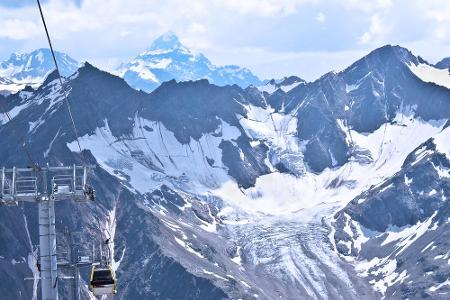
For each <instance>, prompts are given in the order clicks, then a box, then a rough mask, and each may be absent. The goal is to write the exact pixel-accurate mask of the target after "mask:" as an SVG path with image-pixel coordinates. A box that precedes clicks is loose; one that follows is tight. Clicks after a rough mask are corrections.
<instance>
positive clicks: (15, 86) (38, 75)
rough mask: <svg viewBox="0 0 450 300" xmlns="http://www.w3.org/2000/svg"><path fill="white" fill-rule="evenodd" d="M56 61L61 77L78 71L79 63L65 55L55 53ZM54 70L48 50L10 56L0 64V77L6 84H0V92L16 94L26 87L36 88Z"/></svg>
mask: <svg viewBox="0 0 450 300" xmlns="http://www.w3.org/2000/svg"><path fill="white" fill-rule="evenodd" d="M55 56H56V60H57V62H58V66H59V68H60V71H61V74H62V75H63V76H69V75H71V74H73V73H75V71H76V70H77V69H78V67H79V65H80V64H79V63H78V62H77V61H75V60H74V59H72V58H71V57H70V56H68V55H67V54H64V53H61V52H55ZM54 69H55V65H54V62H53V58H52V54H51V52H50V50H49V49H46V48H43V49H37V50H34V51H32V52H30V53H23V54H17V53H13V54H11V56H10V58H9V59H7V60H5V61H3V62H1V63H0V77H3V78H4V79H6V80H8V82H6V83H4V82H0V90H6V91H10V92H17V91H19V90H21V89H23V88H24V87H25V86H26V85H30V86H34V87H36V86H38V85H39V84H41V83H42V82H44V80H45V78H46V77H47V76H48V75H49V74H50V73H51V72H52V71H53V70H54Z"/></svg>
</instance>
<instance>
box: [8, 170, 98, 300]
mask: <svg viewBox="0 0 450 300" xmlns="http://www.w3.org/2000/svg"><path fill="white" fill-rule="evenodd" d="M88 168H89V167H87V166H84V167H83V166H76V165H73V166H71V167H48V166H47V167H42V168H39V167H35V168H16V167H14V168H12V169H5V168H2V169H1V174H0V176H1V183H0V189H1V190H0V203H1V204H4V205H17V204H18V202H32V203H37V204H38V216H39V263H40V280H41V293H42V299H43V300H54V299H58V263H57V253H56V228H55V217H56V216H55V203H56V202H59V201H64V200H74V201H76V202H80V203H83V202H85V201H87V200H95V192H94V190H93V189H92V187H90V186H89V185H88V184H87V173H88ZM75 280H76V281H77V280H78V278H75Z"/></svg>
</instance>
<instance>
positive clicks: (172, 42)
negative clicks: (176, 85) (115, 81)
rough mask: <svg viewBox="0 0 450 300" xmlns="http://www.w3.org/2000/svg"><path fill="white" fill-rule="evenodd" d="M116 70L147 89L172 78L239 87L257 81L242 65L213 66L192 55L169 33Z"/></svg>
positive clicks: (206, 60) (144, 89)
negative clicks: (206, 80)
mask: <svg viewBox="0 0 450 300" xmlns="http://www.w3.org/2000/svg"><path fill="white" fill-rule="evenodd" d="M117 72H118V74H119V75H120V76H121V77H123V78H124V79H125V81H126V82H127V83H128V84H129V85H131V86H132V87H134V88H136V89H140V90H143V91H147V92H150V91H152V90H154V89H155V88H156V87H158V86H159V85H160V84H161V83H162V82H164V81H169V80H172V79H175V80H176V81H189V80H199V79H208V81H210V82H211V83H214V84H216V85H219V86H223V85H232V84H237V85H239V86H241V87H243V88H245V87H247V86H249V85H258V84H260V82H261V81H260V80H259V79H258V78H257V77H256V76H255V75H253V74H252V72H251V71H250V70H248V69H246V68H241V67H238V66H234V65H229V66H220V67H219V66H215V65H213V64H212V63H211V62H210V61H209V60H208V59H207V58H206V57H205V56H204V55H203V54H194V53H193V52H192V51H191V50H189V49H188V48H186V47H185V46H184V45H182V44H181V42H180V41H179V39H178V37H177V36H176V35H175V34H174V33H172V32H167V33H166V34H164V35H162V36H160V37H159V38H157V39H156V40H155V41H154V42H153V43H152V45H151V46H150V48H148V49H147V50H146V51H144V52H142V53H141V54H139V55H138V56H136V57H135V58H134V59H133V60H131V61H130V62H128V63H124V64H122V65H120V66H119V68H118V70H117Z"/></svg>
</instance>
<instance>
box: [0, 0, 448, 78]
mask: <svg viewBox="0 0 450 300" xmlns="http://www.w3.org/2000/svg"><path fill="white" fill-rule="evenodd" d="M0 2H1V0H0ZM43 8H44V13H45V15H46V17H47V23H48V26H49V30H50V32H51V35H52V37H53V39H54V46H55V48H56V49H57V50H61V51H65V52H68V53H69V54H71V55H72V56H74V57H75V58H77V59H79V60H80V61H84V60H89V61H90V62H92V63H93V64H96V65H100V66H105V67H107V68H109V69H110V68H112V67H113V64H114V63H116V62H117V63H120V62H121V61H123V60H128V59H129V58H131V57H133V56H135V55H136V54H137V53H139V52H140V51H142V50H144V49H145V48H147V47H148V46H149V45H150V43H151V42H152V40H153V39H154V38H156V37H157V36H159V35H160V34H162V33H164V32H165V31H167V30H172V31H174V32H175V33H176V34H177V35H178V36H179V37H180V39H181V41H182V42H183V43H185V44H186V45H187V46H188V47H191V48H193V49H194V50H195V51H201V52H204V53H205V55H206V56H207V57H211V58H212V60H213V62H214V63H218V64H230V63H233V64H240V65H243V66H248V67H251V68H252V69H254V70H256V72H257V73H259V74H260V75H261V76H262V77H276V76H278V75H281V74H283V73H284V72H285V73H286V75H287V74H291V73H294V71H295V70H298V71H297V72H295V73H296V74H297V75H299V76H302V77H306V78H308V79H311V78H315V77H317V76H318V75H320V74H318V73H319V72H326V71H327V70H329V69H331V68H333V67H334V68H336V65H338V64H336V62H337V61H339V65H340V66H343V65H345V64H347V65H348V64H350V63H351V62H352V60H351V59H353V56H352V55H344V54H343V53H367V52H368V51H369V50H371V49H373V48H374V47H376V46H379V45H381V44H385V43H391V44H401V45H411V44H414V43H415V42H417V43H418V44H420V45H421V46H420V52H419V53H418V54H420V55H422V56H425V57H430V56H431V57H433V58H435V57H439V56H449V55H450V52H448V53H445V52H443V51H444V50H445V49H448V47H446V45H450V1H439V0H396V1H392V0H334V2H330V1H324V0H282V1H281V0H245V1H243V0H196V1H185V0H152V1H142V0H127V1H123V0H108V1H107V2H105V1H103V0H83V1H82V2H81V4H80V5H78V6H77V5H75V4H73V2H72V1H69V0H48V1H46V2H45V3H44V5H43ZM325 13H326V14H325ZM0 16H1V17H0V43H1V44H2V47H1V48H0V55H2V56H3V57H7V56H9V54H10V53H11V52H13V51H28V50H31V49H33V48H37V47H43V46H45V45H46V40H45V35H44V31H43V29H42V25H41V21H40V18H39V13H38V11H37V7H36V6H21V7H18V8H17V7H16V8H11V7H10V8H5V7H2V6H1V4H0ZM311 22H319V23H326V25H327V26H320V27H319V26H310V25H311ZM306 28H307V30H306ZM314 30H320V31H314ZM336 41H339V42H336ZM419 42H420V43H419ZM436 49H439V50H436ZM438 51H439V52H438ZM335 53H336V56H335ZM314 55H316V56H314ZM327 57H329V59H327ZM306 59H309V60H310V62H306ZM0 60H1V59H0ZM344 62H346V63H344ZM319 64H320V65H321V67H320V68H319V67H317V68H315V67H313V65H319ZM326 64H329V66H328V68H327V66H326ZM270 74H273V75H270Z"/></svg>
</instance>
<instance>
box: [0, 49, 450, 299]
mask: <svg viewBox="0 0 450 300" xmlns="http://www.w3.org/2000/svg"><path fill="white" fill-rule="evenodd" d="M444 75H445V74H444V73H443V70H441V69H437V68H435V67H434V66H432V65H430V64H428V63H427V62H426V61H424V60H422V59H420V58H418V57H416V56H414V55H413V54H412V53H411V52H409V51H408V50H407V49H404V48H401V47H398V46H385V47H382V48H379V49H376V50H375V51H373V52H371V53H370V54H368V55H367V56H366V57H364V58H362V59H360V60H358V61H357V62H355V63H354V64H352V65H351V66H349V67H348V68H347V69H346V70H344V71H342V72H339V73H334V72H331V73H328V74H325V75H324V76H322V77H321V78H320V79H318V80H316V81H314V82H310V83H306V82H303V81H301V82H300V81H298V80H296V83H298V82H300V84H297V85H296V86H295V87H292V88H290V89H286V90H284V89H283V88H282V87H283V86H285V85H280V87H279V88H277V89H276V90H275V91H273V92H271V93H269V92H267V91H260V90H259V89H258V88H255V87H248V88H245V89H243V88H241V87H239V86H237V85H234V86H223V87H220V86H216V85H213V84H211V83H209V82H208V81H207V80H199V81H194V82H192V81H189V82H176V81H175V80H171V81H168V82H165V83H163V84H161V85H160V86H159V87H158V88H157V89H155V90H154V91H153V92H151V93H150V94H147V93H144V92H141V91H136V90H134V89H132V88H130V87H129V86H128V85H127V84H126V83H125V81H124V80H122V79H121V78H119V77H116V76H113V75H111V74H108V73H105V72H102V71H100V70H98V69H96V68H95V67H93V66H91V65H89V64H85V65H84V66H83V67H82V68H80V69H79V70H78V72H77V73H75V74H74V75H72V76H70V77H69V78H68V79H66V80H67V81H68V84H69V85H70V87H71V89H70V91H69V101H70V103H72V105H73V114H74V116H75V123H76V124H77V127H78V131H79V134H80V136H81V138H80V143H81V146H82V147H83V148H84V149H85V150H84V152H85V156H86V158H87V160H88V161H89V163H91V164H96V165H97V168H96V169H95V170H94V171H93V173H92V184H93V185H94V187H95V188H96V191H97V194H98V199H99V202H98V203H96V204H95V203H89V204H87V205H86V206H80V205H77V204H75V203H66V204H61V206H58V222H57V224H58V226H59V227H58V232H62V229H63V228H64V226H68V227H69V228H72V229H73V228H78V229H80V228H81V229H82V230H83V233H84V238H85V239H86V241H90V240H95V239H97V238H98V236H99V235H100V234H99V232H104V231H102V230H99V229H98V228H96V227H97V224H100V225H99V226H100V227H102V226H103V227H106V228H109V232H113V233H114V235H113V238H112V240H113V241H114V243H113V253H114V263H113V266H114V268H115V270H116V272H117V278H118V284H119V285H118V297H120V298H124V299H149V298H150V299H152V298H158V299H169V298H170V299H223V298H231V299H240V298H242V299H255V298H258V299H280V298H281V299H299V298H300V299H303V298H304V299H381V298H383V297H385V298H387V299H405V298H409V299H422V298H426V297H429V298H431V299H445V298H446V296H447V295H448V293H449V292H450V284H449V282H448V279H449V274H450V260H449V259H450V257H449V244H448V240H449V239H448V235H449V224H450V209H449V205H450V202H449V195H450V194H449V186H448V184H449V178H450V161H449V156H450V126H449V124H450V122H449V119H450V86H449V85H448V83H449V80H450V76H448V77H446V76H444ZM274 83H275V84H279V83H277V82H274ZM57 84H58V83H57V80H56V77H55V74H51V75H50V76H49V77H48V78H47V80H46V81H45V82H44V84H43V85H42V86H41V87H39V88H38V90H36V91H34V90H32V89H28V90H24V91H21V92H19V93H17V94H15V95H10V96H8V97H3V96H0V97H1V98H0V101H2V102H4V103H7V107H6V109H7V111H8V112H9V113H10V115H11V116H12V117H13V121H14V122H16V124H17V126H16V127H18V128H17V129H16V130H13V126H12V124H10V122H8V120H7V119H4V118H3V119H0V137H1V138H2V141H5V142H2V143H1V144H0V162H1V164H0V165H6V166H12V165H24V164H26V163H27V160H26V156H25V155H22V152H23V150H22V148H21V143H20V142H19V141H18V137H22V136H26V140H27V142H28V144H29V146H30V148H31V149H32V153H31V155H32V156H33V157H34V158H35V159H36V160H38V161H39V162H40V163H41V164H43V163H49V164H51V165H59V164H61V163H65V164H71V163H74V162H80V153H78V152H77V149H78V148H77V146H76V142H75V137H74V134H73V132H72V130H71V124H70V121H69V118H68V117H67V109H66V108H65V107H64V101H63V98H62V95H61V93H60V92H59V91H58V88H57ZM16 131H18V132H16ZM58 205H60V204H58ZM97 220H98V221H97ZM37 221H38V220H37V216H36V213H35V210H33V209H32V205H26V206H25V207H24V208H23V209H22V208H4V207H1V208H0V228H1V229H2V231H1V232H2V234H1V235H0V272H3V273H4V274H7V275H5V277H3V276H2V278H10V277H11V278H13V280H12V281H11V282H5V281H0V291H1V292H2V293H3V295H4V296H5V297H6V298H11V299H14V298H17V294H18V291H20V292H21V295H22V296H24V297H25V296H26V297H28V298H31V295H32V294H33V284H32V282H27V283H25V282H24V281H23V280H22V279H23V277H29V276H32V274H33V273H32V272H31V270H30V269H31V268H32V266H33V264H32V263H30V261H31V262H32V258H33V256H32V255H31V254H30V253H31V250H30V249H31V246H30V244H36V243H37V239H36V237H37V232H36V228H35V227H33V226H34V225H33V224H37ZM100 229H102V228H100ZM28 232H29V233H30V235H29V236H30V238H28V235H27V233H28ZM58 238H59V240H60V241H62V242H63V241H64V239H63V237H62V236H58ZM11 241H17V243H13V242H11ZM88 244H89V243H88ZM89 245H90V244H89ZM6 276H7V277H6ZM83 276H84V277H83V278H84V280H85V281H86V280H87V277H86V275H83ZM60 285H61V289H62V293H64V292H65V290H64V283H60ZM84 293H87V292H86V291H84Z"/></svg>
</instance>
